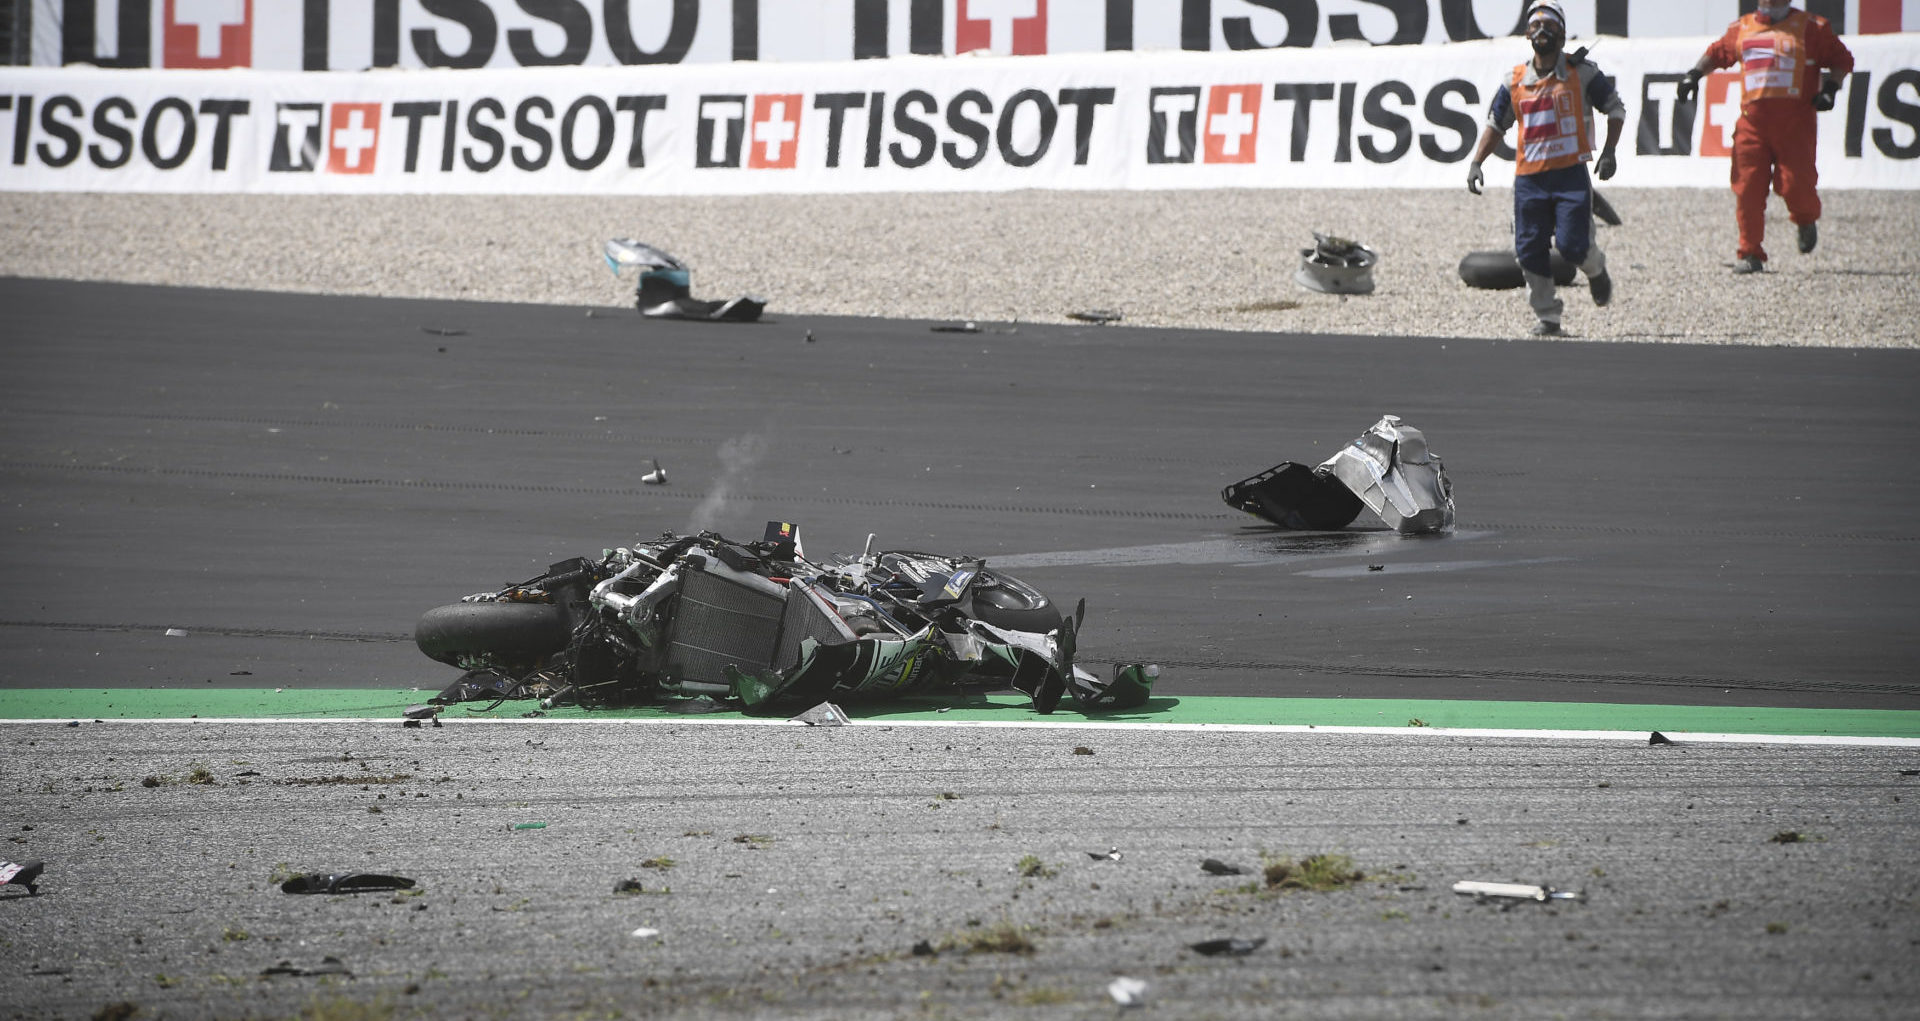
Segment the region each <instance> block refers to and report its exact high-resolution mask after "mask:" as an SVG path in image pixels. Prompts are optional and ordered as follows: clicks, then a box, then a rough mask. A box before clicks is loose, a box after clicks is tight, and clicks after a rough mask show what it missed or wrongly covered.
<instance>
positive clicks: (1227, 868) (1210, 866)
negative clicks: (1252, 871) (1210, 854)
mask: <svg viewBox="0 0 1920 1021" xmlns="http://www.w3.org/2000/svg"><path fill="white" fill-rule="evenodd" d="M1200 871H1202V872H1205V873H1206V874H1208V875H1210V876H1244V875H1246V874H1247V870H1246V869H1243V868H1241V867H1240V866H1238V865H1229V864H1227V863H1226V862H1223V861H1221V860H1220V859H1218V858H1206V859H1203V860H1202V861H1201V862H1200Z"/></svg>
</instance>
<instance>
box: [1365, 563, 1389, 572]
mask: <svg viewBox="0 0 1920 1021" xmlns="http://www.w3.org/2000/svg"><path fill="white" fill-rule="evenodd" d="M1386 569H1387V565H1385V564H1368V565H1367V570H1369V571H1384V570H1386Z"/></svg>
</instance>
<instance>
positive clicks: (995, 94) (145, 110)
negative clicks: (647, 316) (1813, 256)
mask: <svg viewBox="0 0 1920 1021" xmlns="http://www.w3.org/2000/svg"><path fill="white" fill-rule="evenodd" d="M1707 42H1708V40H1707V39H1706V38H1695V39H1691V40H1653V41H1644V42H1639V41H1628V40H1608V41H1606V42H1605V43H1603V44H1602V45H1601V46H1599V47H1598V48H1597V49H1596V50H1595V51H1594V53H1593V57H1594V59H1595V60H1597V61H1598V62H1599V64H1600V66H1601V68H1602V69H1603V70H1604V71H1606V72H1607V73H1609V74H1611V75H1613V76H1614V77H1615V80H1616V83H1617V87H1618V89H1619V91H1620V93H1621V95H1622V97H1623V98H1624V100H1625V102H1626V105H1627V112H1628V118H1627V124H1626V128H1625V133H1624V137H1623V139H1622V142H1621V146H1620V152H1621V159H1620V170H1619V175H1618V176H1617V177H1616V178H1615V179H1614V180H1613V181H1612V182H1610V183H1609V185H1608V186H1609V187H1620V188H1631V187H1638V186H1698V187H1715V188H1719V187H1725V186H1726V181H1727V174H1728V165H1727V151H1728V145H1729V143H1730V141H1731V138H1732V131H1733V123H1734V120H1735V118H1736V117H1737V116H1738V112H1739V88H1740V86H1739V79H1738V76H1737V75H1735V74H1733V73H1731V72H1726V73H1721V74H1716V75H1713V76H1711V77H1710V78H1709V79H1707V80H1706V81H1705V82H1703V83H1702V88H1701V95H1700V98H1699V100H1698V102H1697V103H1696V104H1689V105H1687V106H1682V105H1681V104H1679V103H1677V102H1676V101H1675V95H1674V89H1675V83H1676V82H1677V81H1678V80H1679V79H1680V76H1681V73H1682V72H1683V71H1684V70H1685V69H1686V68H1688V67H1690V66H1691V65H1692V64H1693V62H1694V60H1695V59H1696V58H1697V57H1698V56H1699V54H1700V52H1701V51H1702V50H1703V49H1704V47H1705V46H1706V44H1707ZM1846 42H1847V44H1848V46H1849V47H1850V48H1851V49H1852V50H1853V52H1854V55H1855V57H1856V60H1857V66H1856V70H1855V73H1854V74H1853V75H1852V76H1851V77H1850V78H1849V79H1848V82H1847V85H1846V88H1845V89H1843V90H1842V91H1841V93H1840V96H1839V103H1838V106H1837V108H1836V109H1835V110H1834V111H1833V112H1831V113H1827V114H1823V115H1821V118H1820V140H1819V165H1820V183H1821V185H1822V186H1824V187H1828V188H1892V189H1915V188H1920V35H1913V34H1904V35H1895V36H1868V37H1858V36H1856V37H1851V38H1848V39H1847V40H1846ZM1527 55H1528V51H1527V48H1526V45H1525V44H1524V43H1523V42H1521V41H1519V40H1514V39H1503V40H1494V41H1487V42H1480V43H1466V44H1459V45H1454V46H1445V47H1420V48H1396V49H1386V48H1381V49H1371V48H1370V49H1358V50H1300V51H1297V52H1295V53H1291V54H1289V55H1288V58H1287V59H1286V60H1285V61H1276V60H1273V59H1272V58H1271V57H1270V56H1267V55H1262V54H1213V55H1190V54H1162V55H1151V56H1149V55H1136V54H1102V55H1086V56H1068V57H1046V58H995V57H984V58H972V59H947V60H940V59H924V60H891V61H861V62H842V63H836V64H804V65H803V64H785V65H741V64H733V65H690V66H683V67H660V68H653V69H649V70H631V69H629V70H613V69H599V68H569V69H546V70H523V71H499V72H495V71H468V72H450V71H439V72H369V73H366V74H358V75H319V74H302V73H298V72H290V73H280V72H263V71H216V72H184V71H170V72H155V71H105V70H80V69H65V70H32V69H0V190H12V191H103V192H266V193H316V192H318V193H339V194H380V193H409V192H431V193H495V194H594V195H618V194H645V195H693V194H762V193H821V192H865V191H996V190H1008V189H1017V188H1054V189H1096V188H1097V189H1192V188H1332V187H1339V188H1432V187H1453V186H1455V185H1457V184H1458V183H1459V182H1460V181H1461V180H1462V179H1464V176H1465V168H1464V166H1463V165H1462V164H1463V163H1464V162H1465V160H1466V158H1467V156H1468V155H1469V154H1470V152H1471V151H1472V147H1473V144H1474V141H1475V139H1476V137H1477V136H1478V134H1479V132H1480V128H1481V125H1482V124H1483V123H1484V119H1485V111H1486V108H1487V103H1488V101H1489V100H1490V98H1491V96H1492V94H1493V90H1494V89H1495V88H1496V87H1497V85H1498V84H1499V83H1500V82H1501V81H1503V80H1504V78H1505V76H1506V74H1507V73H1508V72H1509V71H1510V69H1511V68H1512V67H1513V66H1514V65H1515V64H1516V63H1518V62H1519V61H1521V60H1522V59H1524V58H1525V57H1526V56H1527ZM1596 141H1597V140H1596ZM1508 173H1510V169H1509V168H1508V166H1507V165H1505V164H1499V165H1489V167H1488V174H1487V176H1488V183H1490V184H1501V183H1505V181H1506V180H1507V177H1506V175H1507V174H1508Z"/></svg>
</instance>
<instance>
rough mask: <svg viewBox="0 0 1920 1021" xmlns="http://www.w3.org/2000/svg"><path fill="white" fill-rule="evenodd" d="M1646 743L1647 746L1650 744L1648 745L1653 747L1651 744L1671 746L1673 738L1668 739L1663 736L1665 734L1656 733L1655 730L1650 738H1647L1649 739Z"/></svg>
mask: <svg viewBox="0 0 1920 1021" xmlns="http://www.w3.org/2000/svg"><path fill="white" fill-rule="evenodd" d="M1647 743H1648V744H1650V745H1653V744H1672V743H1673V738H1670V737H1668V736H1667V735H1665V734H1662V733H1660V732H1659V731H1657V730H1656V731H1654V732H1653V734H1652V735H1651V736H1649V737H1648V738H1647Z"/></svg>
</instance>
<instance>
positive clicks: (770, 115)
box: [747, 92, 800, 170]
mask: <svg viewBox="0 0 1920 1021" xmlns="http://www.w3.org/2000/svg"><path fill="white" fill-rule="evenodd" d="M749 130H750V131H751V134H749V135H748V136H747V140H748V141H747V144H748V152H747V166H749V167H757V168H762V169H767V168H771V169H776V170H791V169H792V168H793V166H794V163H795V161H796V159H797V158H798V157H799V155H800V94H799V93H798V92H792V93H785V94H771V95H762V96H755V97H753V123H752V124H751V125H750V128H749Z"/></svg>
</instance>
